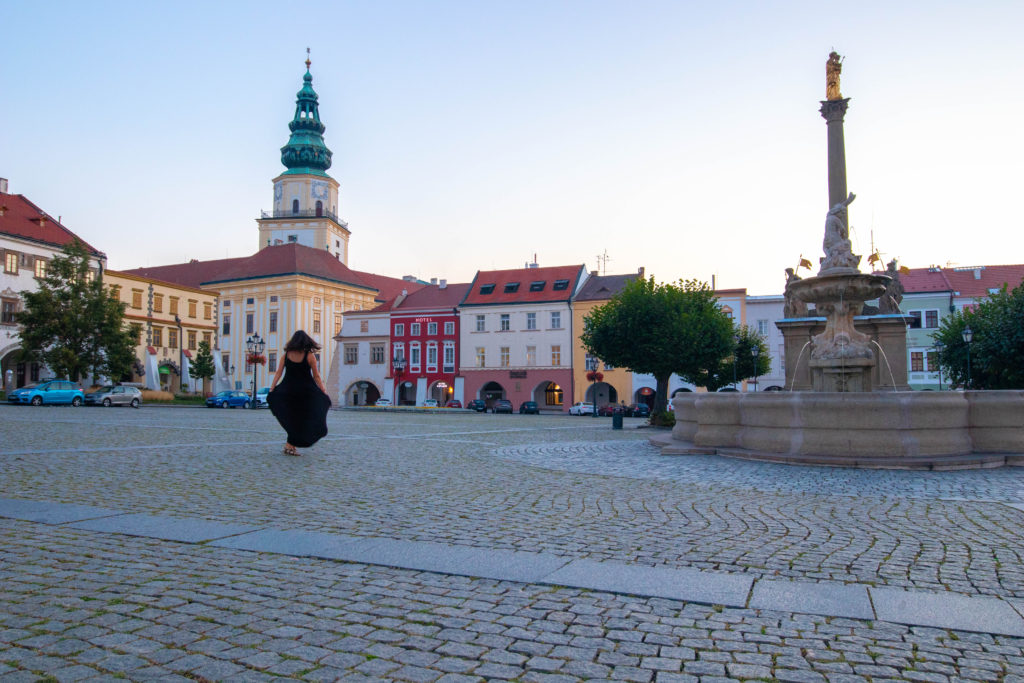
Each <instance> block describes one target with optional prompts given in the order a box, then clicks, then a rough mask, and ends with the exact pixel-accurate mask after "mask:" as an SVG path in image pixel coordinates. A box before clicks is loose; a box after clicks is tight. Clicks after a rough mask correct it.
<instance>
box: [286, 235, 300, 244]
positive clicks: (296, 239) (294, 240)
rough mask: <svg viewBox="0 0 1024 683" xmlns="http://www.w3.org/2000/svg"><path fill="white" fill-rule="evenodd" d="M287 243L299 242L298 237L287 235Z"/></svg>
mask: <svg viewBox="0 0 1024 683" xmlns="http://www.w3.org/2000/svg"><path fill="white" fill-rule="evenodd" d="M288 241H289V242H298V241H299V236H298V235H288Z"/></svg>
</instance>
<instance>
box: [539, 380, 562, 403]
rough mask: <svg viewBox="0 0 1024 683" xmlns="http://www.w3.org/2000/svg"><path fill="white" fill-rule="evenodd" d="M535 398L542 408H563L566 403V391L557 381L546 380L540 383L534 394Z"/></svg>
mask: <svg viewBox="0 0 1024 683" xmlns="http://www.w3.org/2000/svg"><path fill="white" fill-rule="evenodd" d="M532 397H533V400H534V401H536V402H537V405H538V406H539V407H540V408H547V409H549V410H561V409H562V406H563V405H564V399H565V396H564V392H563V391H562V387H561V386H559V385H558V383H557V382H551V381H549V380H544V381H543V382H541V383H540V384H538V385H537V386H536V387H535V388H534V390H533V394H532Z"/></svg>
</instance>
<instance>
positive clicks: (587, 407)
mask: <svg viewBox="0 0 1024 683" xmlns="http://www.w3.org/2000/svg"><path fill="white" fill-rule="evenodd" d="M569 414H570V415H593V414H594V404H593V403H590V402H589V401H580V402H579V403H573V404H572V406H570V407H569Z"/></svg>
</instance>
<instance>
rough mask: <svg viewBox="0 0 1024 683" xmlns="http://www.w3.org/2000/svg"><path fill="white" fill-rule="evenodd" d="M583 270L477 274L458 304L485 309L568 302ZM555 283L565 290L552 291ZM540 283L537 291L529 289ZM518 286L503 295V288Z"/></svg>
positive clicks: (532, 269)
mask: <svg viewBox="0 0 1024 683" xmlns="http://www.w3.org/2000/svg"><path fill="white" fill-rule="evenodd" d="M584 272H585V271H584V270H583V266H582V265H579V266H552V267H550V268H516V269H513V270H480V271H477V273H476V277H474V278H473V282H472V283H470V290H469V292H468V293H467V294H466V298H465V299H464V300H463V302H462V304H463V305H465V306H487V305H490V304H528V303H541V302H547V301H568V300H569V299H570V298H571V297H572V295H573V292H575V291H576V285H577V284H578V283H579V280H580V278H581V277H583V275H584ZM555 280H567V281H568V283H569V284H568V286H567V287H566V288H565V289H554V288H553V285H554V283H555ZM534 282H543V283H544V287H543V288H542V289H540V290H539V291H531V288H530V285H531V284H532V283H534ZM514 283H519V287H518V288H517V289H516V290H515V291H506V285H512V284H514ZM488 285H494V288H493V291H492V292H491V293H490V294H481V293H480V290H481V288H486V287H487V286H488Z"/></svg>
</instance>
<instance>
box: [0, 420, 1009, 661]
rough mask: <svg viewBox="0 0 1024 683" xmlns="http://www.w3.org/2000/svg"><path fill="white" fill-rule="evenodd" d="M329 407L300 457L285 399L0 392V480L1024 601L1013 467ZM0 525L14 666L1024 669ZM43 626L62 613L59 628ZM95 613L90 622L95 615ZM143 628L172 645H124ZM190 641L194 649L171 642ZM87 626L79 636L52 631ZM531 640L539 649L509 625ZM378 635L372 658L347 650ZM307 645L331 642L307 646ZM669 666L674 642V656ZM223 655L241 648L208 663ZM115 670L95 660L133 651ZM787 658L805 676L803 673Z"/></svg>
mask: <svg viewBox="0 0 1024 683" xmlns="http://www.w3.org/2000/svg"><path fill="white" fill-rule="evenodd" d="M329 420H330V428H331V435H330V436H329V437H328V438H327V439H325V440H324V441H322V442H321V443H320V444H318V445H317V446H316V447H315V448H313V449H310V450H309V451H307V452H306V453H305V454H304V455H303V457H301V458H288V457H284V456H281V455H280V447H281V445H282V434H281V432H280V430H279V429H278V428H277V425H276V423H275V422H274V420H273V418H272V416H271V415H270V414H269V413H267V412H265V411H240V410H228V411H220V410H218V411H214V410H204V409H173V408H155V407H154V408H150V407H147V408H144V409H142V410H134V411H133V410H130V409H101V408H95V409H85V408H80V409H72V408H29V407H10V406H0V496H5V497H10V498H25V499H31V500H41V501H58V502H64V503H81V504H90V505H98V506H103V507H107V508H116V509H122V510H125V511H129V512H148V513H153V514H163V515H179V516H183V517H202V518H206V519H211V520H216V521H223V522H244V523H255V524H260V525H270V526H278V527H288V528H297V529H300V528H301V529H309V530H316V531H324V532H335V533H343V534H349V535H363V536H384V537H390V538H397V539H409V540H427V541H441V542H447V543H455V544H462V545H470V546H477V547H487V548H507V549H516V550H528V551H544V552H548V553H553V554H557V555H560V556H566V557H573V558H577V557H587V558H592V559H611V560H618V561H626V562H635V563H640V564H645V565H652V566H670V567H700V568H706V569H718V570H725V571H738V572H748V573H751V574H755V575H758V576H785V577H794V578H800V579H804V580H812V581H813V580H826V579H833V580H841V581H847V582H856V583H870V584H874V585H892V586H903V587H908V588H914V589H922V590H930V591H946V590H949V591H955V592H958V593H963V594H968V595H972V594H986V595H994V596H999V597H1003V598H1014V597H1016V598H1024V575H1022V568H1021V555H1022V553H1024V542H1022V540H1021V534H1020V527H1021V523H1022V522H1024V512H1021V511H1020V510H1018V509H1015V508H1013V507H1011V506H1010V504H1022V503H1024V499H1022V496H1021V494H1022V491H1024V471H1022V470H1020V469H1017V468H1008V469H1001V470H980V471H966V472H942V473H910V472H876V471H856V470H843V469H819V468H805V467H788V466H773V465H764V464H758V463H748V462H742V461H735V460H728V459H723V458H716V457H664V456H660V455H657V453H656V451H655V450H654V449H653V448H651V447H650V446H648V445H647V443H646V438H645V436H646V433H645V432H644V431H638V430H636V429H629V428H627V429H626V430H623V431H612V430H611V429H610V424H609V422H610V421H609V420H599V419H591V418H570V417H548V416H542V417H533V416H519V415H513V416H505V415H476V414H474V415H418V414H414V415H409V414H395V413H381V414H368V413H365V412H347V411H342V412H335V413H331V415H330V418H329ZM629 422H630V421H628V420H627V427H629V426H630V425H629ZM635 424H639V423H638V422H635V423H634V425H635ZM0 530H2V533H0V574H2V575H3V582H2V585H0V595H3V599H2V601H0V627H3V629H4V630H0V649H3V650H4V651H3V652H0V680H2V679H3V676H4V675H7V676H13V678H12V680H17V679H18V677H19V676H24V675H25V673H24V672H25V671H42V672H46V673H48V674H53V675H56V672H57V670H58V669H59V668H60V667H61V666H64V667H78V666H86V667H90V668H89V671H86V670H85V669H77V668H76V669H75V670H74V671H75V672H80V673H82V675H85V674H89V675H93V674H94V673H95V665H96V664H97V663H98V662H100V661H101V660H100V659H92V660H91V661H90V660H89V658H98V657H100V655H103V656H104V657H107V658H109V657H115V656H116V657H119V658H121V659H116V660H114V661H115V662H129V663H131V664H133V665H138V666H139V667H141V668H137V669H134V670H133V671H132V673H130V674H129V677H131V678H143V679H145V678H152V677H155V676H157V675H158V674H160V673H164V672H176V673H183V672H189V676H191V677H192V678H196V677H203V678H207V679H211V680H213V679H221V678H226V677H228V676H229V675H231V674H232V673H239V674H243V673H244V675H256V674H254V673H253V671H261V672H267V671H269V672H270V673H272V674H275V675H292V674H296V673H297V672H302V671H305V672H306V673H304V674H303V675H304V676H306V677H309V678H314V677H316V676H318V675H319V676H322V677H325V678H332V677H334V676H335V675H336V674H338V671H339V670H344V671H346V672H349V673H352V674H356V673H361V674H366V675H368V676H371V677H372V676H378V677H382V678H387V679H408V680H433V678H437V677H439V676H441V675H443V674H451V675H452V676H456V675H461V674H463V673H465V672H469V673H472V674H473V675H476V676H482V677H484V678H500V677H501V676H500V675H499V674H498V673H497V671H492V670H491V669H489V668H485V669H481V668H480V667H483V666H485V665H486V666H488V667H489V666H499V665H500V666H506V667H510V668H509V669H502V671H505V672H506V673H508V674H509V677H518V678H521V679H524V680H526V679H529V680H535V679H536V680H541V679H542V677H543V676H546V675H552V676H558V675H565V676H567V678H565V679H560V678H551V679H550V680H552V681H558V680H570V679H572V678H574V677H576V678H582V677H588V676H592V677H597V678H600V677H612V678H616V679H620V680H621V679H623V678H627V679H629V680H633V679H632V678H629V677H630V676H635V677H636V678H635V679H636V680H652V676H654V675H655V673H652V672H660V673H657V676H658V678H657V680H677V679H673V678H671V677H670V675H669V674H670V673H676V674H679V675H684V676H685V675H692V676H703V677H705V678H706V679H708V680H713V679H714V678H715V677H719V676H722V677H731V678H734V679H735V678H769V679H770V678H771V677H772V676H776V677H777V678H779V679H780V680H790V679H792V680H823V679H822V678H820V677H819V676H818V674H820V675H821V676H824V677H825V678H827V679H828V680H831V681H845V680H849V681H857V680H868V679H871V680H883V679H886V678H896V679H900V678H905V679H911V680H947V677H949V678H950V679H952V678H955V677H957V676H959V677H962V678H972V677H973V678H976V679H978V680H997V679H999V678H1000V676H1001V675H1003V674H1006V675H1007V676H1013V675H1016V674H1019V673H1020V672H1021V671H1022V670H1024V669H1022V660H1021V651H1020V643H1019V642H1017V641H1014V640H1013V639H1008V638H989V637H987V636H983V635H978V634H964V633H961V634H954V633H951V632H947V631H939V630H935V629H922V628H910V627H904V626H896V625H890V624H881V623H874V624H869V623H867V622H857V621H851V620H839V619H826V618H824V617H808V616H801V615H791V614H767V613H758V612H756V611H753V610H734V609H724V610H722V611H715V610H713V609H711V608H707V607H702V606H697V605H684V604H681V603H670V602H668V601H664V600H656V599H640V598H629V597H623V596H614V595H605V594H597V593H587V592H585V591H579V590H575V589H572V590H570V589H557V590H552V589H551V588H545V587H537V586H523V585H518V584H509V583H500V582H494V581H486V580H472V579H466V578H456V577H448V576H440V575H434V574H424V573H416V572H410V571H403V570H391V569H384V568H378V567H367V566H362V565H354V564H345V563H337V562H330V561H316V560H302V561H298V560H294V559H289V558H286V557H279V556H273V555H259V554H255V553H245V552H240V551H230V550H225V549H216V548H210V547H203V546H189V545H179V544H175V543H171V542H164V541H152V540H142V539H133V538H129V537H124V536H118V535H112V534H97V533H91V532H85V531H76V530H72V529H68V528H60V527H47V526H44V525H37V524H29V523H22V522H12V521H9V520H4V521H2V525H0ZM119 586H123V589H122V588H119ZM335 594H337V597H334V596H335ZM353 596H354V597H353ZM189 601H191V602H189ZM235 602H237V604H234V603H235ZM94 603H95V604H94ZM195 604H198V605H200V607H192V606H191V605H195ZM154 610H156V611H154ZM191 610H200V612H196V613H194V614H193V613H192V612H191ZM232 610H237V611H238V613H237V614H236V613H234V612H232ZM478 612H480V613H487V614H488V615H491V616H488V617H487V618H486V619H485V618H483V617H480V618H479V619H477V618H476V617H475V616H474V615H475V614H476V613H478ZM229 613H230V614H229ZM424 614H427V615H428V616H421V615H424ZM139 615H143V616H139ZM207 617H209V618H208V619H207ZM357 617H358V618H357ZM492 617H493V618H492ZM438 619H440V620H449V619H450V621H444V622H439V621H436V620H438ZM502 619H506V620H507V621H501V620H502ZM577 619H579V620H577ZM389 620H390V621H389ZM320 621H324V622H330V623H329V624H327V625H326V626H325V625H323V624H319V622H320ZM58 622H59V623H58ZM293 622H294V623H293ZM378 622H379V623H378ZM125 623H126V624H128V626H124V625H123V624H125ZM478 623H479V629H477V628H475V627H474V628H470V625H473V624H478ZM47 624H51V628H52V629H57V628H58V627H59V626H61V625H63V626H64V627H65V628H62V629H60V630H58V631H53V632H49V631H47V630H46V628H47V626H46V625H47ZM76 624H78V625H80V626H82V627H83V628H86V629H87V630H86V631H85V632H84V633H85V635H84V636H81V635H77V636H76V635H74V632H73V631H74V628H76ZM638 624H639V625H638ZM118 625H120V626H118ZM130 626H136V627H137V628H130ZM93 627H95V629H96V630H90V629H92V628H93ZM117 628H121V629H122V631H118V630H117ZM278 628H281V629H285V630H283V631H280V632H278V631H275V629H278ZM289 628H291V629H298V630H295V631H291V630H288V629H289ZM204 629H205V630H204ZM515 629H520V630H525V631H526V632H527V633H529V634H530V635H528V636H527V635H524V634H522V633H520V631H519V630H515ZM510 630H511V632H510ZM143 631H144V632H143ZM467 631H469V632H470V633H469V636H471V637H468V636H467V633H466V632H467ZM442 632H443V633H444V635H443V636H442V637H439V635H438V634H439V633H442ZM372 633H380V634H381V639H377V640H375V639H374V638H373V637H371V635H370V634H372ZM175 634H177V635H175ZM188 634H192V635H193V636H194V638H193V637H192V636H190V635H188ZM108 636H109V637H110V638H112V640H100V641H99V642H94V639H103V638H105V637H108ZM158 636H159V637H158ZM399 636H400V637H401V638H402V639H406V640H407V639H415V638H423V639H425V641H424V643H422V644H423V645H424V646H423V647H422V648H420V647H416V646H414V645H408V644H403V641H398V640H389V639H394V638H397V637H399ZM520 636H522V637H521V638H520ZM759 637H764V638H765V639H764V640H758V638H759ZM36 638H39V640H35V639H36ZM126 638H128V640H125V639H126ZM137 638H143V639H145V641H147V642H145V643H143V644H141V645H140V646H139V647H150V642H152V643H155V644H156V645H153V647H154V650H153V651H154V652H156V651H166V654H162V655H159V656H158V657H157V658H150V657H147V656H146V653H145V652H143V651H136V650H131V649H118V647H119V645H124V644H126V643H128V642H133V641H134V640H136V639H137ZM175 638H181V639H184V642H180V643H177V642H169V643H167V642H164V641H173V640H174V639H175ZM352 638H355V639H356V640H351V639H352ZM482 638H483V639H484V640H481V639H482ZM509 638H511V639H512V640H511V641H507V640H505V639H509ZM26 639H27V640H26ZM68 639H75V640H77V641H80V642H76V643H71V644H65V645H59V644H58V643H60V642H64V641H66V640H68ZM659 639H664V642H661V640H659ZM520 640H521V641H523V642H524V643H530V642H533V643H534V645H529V644H526V645H523V646H522V647H519V646H517V645H515V643H517V642H519V641H520ZM193 641H194V642H193ZM207 641H215V642H212V643H209V644H208V645H203V643H205V642H207ZM426 641H431V642H433V641H436V642H433V645H434V647H426V644H428V643H426ZM463 641H465V642H463ZM357 642H358V644H359V645H360V648H361V649H359V650H357V651H351V652H350V651H347V650H345V647H347V646H346V645H339V646H337V647H335V646H334V645H331V646H330V647H327V645H328V644H331V643H334V644H337V643H350V644H353V646H354V645H355V644H356V643H357ZM415 642H420V641H415ZM396 643H397V644H396ZM488 643H491V644H488ZM222 644H223V647H221V645H222ZM79 645H81V653H79V654H77V655H72V654H71V653H72V652H73V651H74V650H73V648H74V647H78V646H79ZM462 645H470V646H472V647H468V648H465V649H464V648H462V647H461V646H462ZM26 646H29V647H26ZM293 646H294V647H293ZM548 646H549V647H548ZM306 647H309V648H312V649H316V648H320V649H322V650H324V652H322V653H319V654H321V655H322V657H313V655H312V654H309V655H303V654H301V653H305V652H306V650H304V649H303V650H297V651H296V652H295V653H294V654H289V652H290V651H291V650H293V649H294V648H306ZM442 647H443V648H445V649H444V650H443V651H442V650H439V649H438V648H442ZM524 647H525V648H533V649H532V650H526V649H522V648H524ZM52 648H57V649H58V650H60V649H64V648H67V651H66V652H65V653H64V654H61V653H60V652H57V651H52ZM204 648H207V649H208V650H209V651H207V649H204ZM239 648H245V649H247V650H248V652H247V653H245V654H243V653H240V652H237V650H238V649H239ZM282 648H287V650H288V651H285V650H284V649H282ZM369 648H376V649H373V650H371V649H369ZM394 648H398V650H395V649H394ZM517 648H518V649H517ZM673 648H676V649H673ZM137 649H138V648H137ZM577 649H582V650H587V652H583V653H580V652H577V651H576V650H577ZM776 649H777V650H778V651H776ZM399 650H400V651H399ZM449 650H450V651H449ZM217 652H220V653H222V654H224V653H230V656H228V655H226V654H225V656H219V657H218V656H216V653H217ZM666 652H668V653H670V654H666ZM840 652H842V653H845V654H843V655H842V656H840V655H839V654H838V653H840ZM82 653H88V654H82ZM470 653H475V654H470ZM314 654H316V653H314ZM687 654H688V656H684V655H687ZM171 655H176V656H177V657H178V658H181V657H193V658H197V659H193V660H187V661H186V664H187V663H188V661H196V662H199V663H198V664H196V667H194V668H187V669H186V668H182V667H181V666H178V667H174V666H170V665H169V663H170V662H172V661H174V660H168V659H163V658H164V657H169V656H171ZM236 655H241V656H236ZM367 655H368V656H367ZM819 655H820V657H819ZM332 656H334V657H335V658H334V659H331V661H330V662H328V661H325V660H324V659H323V658H326V657H332ZM353 656H358V657H359V660H358V661H357V660H356V659H352V658H351V657H353ZM576 656H579V657H581V658H584V659H576V658H575V657H576ZM32 657H37V658H42V659H40V660H31V658H32ZM82 657H84V659H82ZM246 657H259V660H258V661H259V662H260V663H266V662H270V663H269V664H267V665H266V666H257V665H256V664H252V663H250V662H246V661H244V660H245V659H246ZM292 657H295V659H292ZM400 657H401V658H400ZM402 658H405V659H402ZM495 658H506V659H508V660H509V661H504V660H501V661H499V659H495ZM857 658H861V659H860V661H858V659H857ZM865 658H866V659H865ZM26 659H28V660H30V662H29V663H32V662H33V661H34V663H35V664H37V665H39V666H38V667H36V668H33V666H29V665H26V663H25V660H26ZM136 660H142V661H143V663H142V664H139V662H138V661H136ZM548 660H550V661H548ZM661 660H671V661H666V662H664V664H665V666H667V667H668V668H667V669H662V668H659V665H660V664H662V662H661ZM675 660H678V661H675ZM867 660H871V661H870V662H869V661H867ZM378 661H379V662H380V663H377V664H373V662H378ZM450 661H451V662H452V663H451V664H439V663H438V662H446V663H447V662H450ZM456 661H462V662H463V663H462V664H457V663H454V662H456ZM332 662H333V663H332ZM466 662H470V663H472V664H473V666H469V664H466ZM529 662H532V664H528V663H529ZM985 662H988V663H989V665H988V666H987V667H986V666H984V665H983V664H984V663H985ZM339 663H340V664H339ZM677 664H678V666H676V665H677ZM205 665H209V666H214V665H217V666H224V667H226V668H225V669H224V670H223V671H221V670H219V669H218V670H217V671H221V673H216V671H215V670H214V669H210V670H208V671H207V672H206V673H202V672H200V669H199V667H202V666H205ZM111 666H117V664H113V663H112V664H111ZM111 666H107V667H103V666H101V667H100V669H102V670H103V671H108V672H112V671H117V669H116V668H111ZM124 666H128V664H125V665H124ZM151 666H157V667H160V668H159V669H153V670H152V671H149V670H148V669H147V667H151ZM445 666H451V667H458V666H465V667H467V668H465V669H458V668H445ZM591 666H592V667H594V668H587V667H591ZM4 667H10V668H11V669H15V670H8V669H6V668H4ZM232 667H234V668H232ZM276 667H281V668H276ZM289 667H291V668H289ZM316 667H320V668H316ZM376 667H380V668H376ZM579 667H583V668H579ZM617 667H618V668H617ZM746 667H750V668H746ZM771 667H775V668H774V669H772V668H771ZM865 667H867V668H865ZM870 667H878V668H870ZM930 667H934V668H930ZM314 668H315V670H312V669H314ZM789 668H792V669H793V670H794V671H796V672H799V673H786V674H783V673H782V672H783V671H784V670H786V671H788V669H789ZM307 669H310V671H307ZM912 669H913V670H912ZM400 670H401V671H403V672H405V673H401V674H399V673H398V672H399V671H400ZM420 670H422V671H420ZM211 672H213V673H212V675H208V674H210V673H211ZM317 672H326V673H320V674H318V673H317ZM680 672H682V673H680ZM63 675H64V674H61V676H63ZM74 675H75V673H74V672H71V673H68V675H67V678H68V679H71V678H72V677H73V676H74ZM61 676H58V678H60V677H61ZM418 676H422V678H417V677H418ZM795 676H804V677H805V678H794V677H795ZM844 676H851V677H850V678H844ZM787 677H788V678H787ZM26 680H34V678H32V677H28V678H26ZM450 680H461V679H458V678H452V679H450ZM678 680H694V679H692V678H685V677H684V678H681V679H678ZM1007 680H1011V678H1009V677H1008V678H1007Z"/></svg>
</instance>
